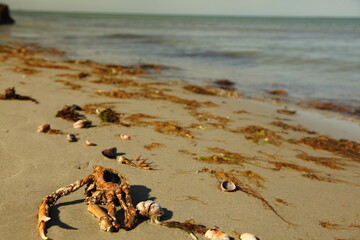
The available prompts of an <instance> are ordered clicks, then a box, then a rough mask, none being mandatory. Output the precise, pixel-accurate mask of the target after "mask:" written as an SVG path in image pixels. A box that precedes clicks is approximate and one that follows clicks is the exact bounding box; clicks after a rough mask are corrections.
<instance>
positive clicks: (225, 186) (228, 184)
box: [220, 181, 236, 192]
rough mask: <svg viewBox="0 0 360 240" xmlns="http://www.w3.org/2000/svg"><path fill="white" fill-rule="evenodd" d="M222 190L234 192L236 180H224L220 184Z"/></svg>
mask: <svg viewBox="0 0 360 240" xmlns="http://www.w3.org/2000/svg"><path fill="white" fill-rule="evenodd" d="M220 187H221V190H223V191H224V192H232V191H235V190H236V185H235V183H234V182H232V181H223V182H222V183H221V184H220Z"/></svg>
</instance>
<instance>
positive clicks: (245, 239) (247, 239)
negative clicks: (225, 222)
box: [240, 233, 257, 240]
mask: <svg viewBox="0 0 360 240" xmlns="http://www.w3.org/2000/svg"><path fill="white" fill-rule="evenodd" d="M240 239H241V240H257V237H255V235H254V234H252V233H243V234H241V235H240Z"/></svg>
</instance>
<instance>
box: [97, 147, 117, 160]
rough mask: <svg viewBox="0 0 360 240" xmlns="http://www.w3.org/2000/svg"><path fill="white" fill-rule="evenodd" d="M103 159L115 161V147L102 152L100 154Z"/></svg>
mask: <svg viewBox="0 0 360 240" xmlns="http://www.w3.org/2000/svg"><path fill="white" fill-rule="evenodd" d="M101 153H102V154H103V155H104V156H105V157H108V158H111V159H115V158H116V154H117V149H116V147H111V148H107V149H105V150H103V151H102V152H101Z"/></svg>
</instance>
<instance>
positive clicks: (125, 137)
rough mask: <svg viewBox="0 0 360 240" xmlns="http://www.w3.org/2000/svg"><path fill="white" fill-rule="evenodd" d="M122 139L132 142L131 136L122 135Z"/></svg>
mask: <svg viewBox="0 0 360 240" xmlns="http://www.w3.org/2000/svg"><path fill="white" fill-rule="evenodd" d="M120 138H121V139H123V140H130V139H131V136H129V135H127V134H123V133H122V134H120Z"/></svg>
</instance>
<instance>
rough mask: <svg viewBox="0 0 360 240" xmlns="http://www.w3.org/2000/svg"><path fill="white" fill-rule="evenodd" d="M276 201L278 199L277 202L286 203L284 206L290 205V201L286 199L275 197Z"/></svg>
mask: <svg viewBox="0 0 360 240" xmlns="http://www.w3.org/2000/svg"><path fill="white" fill-rule="evenodd" d="M275 201H276V202H277V203H280V204H282V205H284V206H289V203H288V202H287V201H286V200H284V199H281V198H275Z"/></svg>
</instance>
